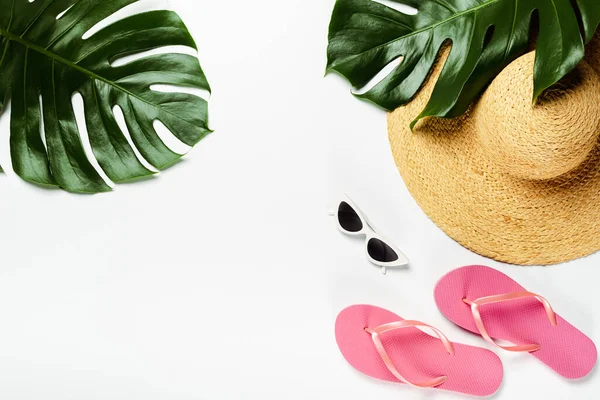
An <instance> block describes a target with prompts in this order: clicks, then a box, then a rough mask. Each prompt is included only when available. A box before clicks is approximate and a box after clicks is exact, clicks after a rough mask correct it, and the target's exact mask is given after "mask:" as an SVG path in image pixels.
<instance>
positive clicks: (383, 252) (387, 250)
mask: <svg viewBox="0 0 600 400" xmlns="http://www.w3.org/2000/svg"><path fill="white" fill-rule="evenodd" d="M367 251H368V252H369V256H371V258H372V259H373V260H375V261H379V262H382V263H391V262H394V261H397V260H398V254H396V252H395V251H394V250H392V248H391V247H390V246H388V245H387V244H385V243H384V242H382V241H381V240H379V239H371V240H369V243H368V244H367Z"/></svg>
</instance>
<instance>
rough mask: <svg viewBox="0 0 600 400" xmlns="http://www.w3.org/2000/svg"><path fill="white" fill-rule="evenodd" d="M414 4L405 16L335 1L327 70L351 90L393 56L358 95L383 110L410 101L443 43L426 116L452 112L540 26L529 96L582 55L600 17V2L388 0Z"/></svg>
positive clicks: (368, 1) (362, 2)
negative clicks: (444, 54) (447, 46)
mask: <svg viewBox="0 0 600 400" xmlns="http://www.w3.org/2000/svg"><path fill="white" fill-rule="evenodd" d="M390 1H391V2H394V3H399V4H400V3H402V4H406V5H408V6H411V7H413V8H415V9H416V10H417V13H416V14H415V15H408V14H404V13H401V12H399V11H397V10H396V9H394V8H392V7H388V6H386V5H384V4H381V3H378V2H376V1H373V0H338V1H337V3H336V6H335V9H334V12H333V17H332V19H331V25H330V33H329V48H328V71H335V72H337V73H339V74H341V75H343V76H344V77H345V78H346V79H348V81H350V83H351V84H352V85H353V86H354V87H355V88H361V87H364V86H365V85H367V84H368V83H369V82H370V81H371V80H372V79H373V78H374V77H375V76H376V75H378V74H379V73H380V72H381V71H382V70H384V69H385V67H386V66H387V65H388V64H390V63H392V62H396V60H398V59H399V60H401V61H400V63H399V65H398V66H397V67H395V68H394V69H393V70H392V72H391V73H390V74H389V75H388V76H387V77H385V78H384V79H383V80H382V81H381V82H379V83H378V84H377V85H375V86H374V87H373V88H372V89H370V90H368V91H367V92H366V93H364V94H360V95H357V96H358V97H360V98H363V99H366V100H369V101H371V102H373V103H375V104H377V105H379V106H381V107H383V108H385V109H387V110H393V109H395V108H397V107H398V106H401V105H404V104H406V103H408V102H409V101H410V100H411V99H412V98H413V97H414V95H415V94H416V93H417V92H418V91H419V89H420V88H421V87H422V85H423V83H424V81H425V80H426V79H427V76H428V74H429V71H430V70H431V68H432V66H433V64H434V62H435V60H436V57H437V55H438V53H439V51H440V48H441V47H442V46H443V45H444V43H446V42H450V43H451V45H452V50H451V52H450V55H449V57H448V59H447V61H446V63H445V66H444V69H443V72H442V73H441V75H440V77H439V79H438V81H437V84H436V86H435V89H434V92H433V94H432V97H431V100H430V101H429V103H428V104H427V106H426V108H425V110H423V112H422V113H421V115H420V116H419V117H417V119H416V120H415V121H414V122H413V126H414V124H415V123H416V122H417V121H418V120H419V119H421V118H423V117H426V116H437V117H454V116H457V115H460V114H462V113H464V112H465V111H466V110H467V108H468V107H469V105H470V104H471V102H472V101H473V100H474V99H475V97H477V95H479V94H480V93H481V92H482V90H484V89H485V87H486V86H487V85H488V84H489V83H490V81H491V80H492V79H493V78H494V77H495V76H496V75H497V74H498V73H499V72H500V71H501V70H502V69H503V68H504V67H506V66H507V65H508V64H509V63H510V62H511V61H513V60H514V59H516V58H517V57H519V56H520V55H522V54H523V53H524V52H525V51H526V50H527V48H528V44H529V40H530V33H531V26H532V21H533V20H534V19H535V20H536V21H535V22H539V24H533V26H536V25H539V36H538V38H537V44H536V49H537V55H536V64H535V71H534V78H535V82H534V99H535V98H537V96H538V95H539V94H540V93H541V92H542V91H543V90H545V89H546V88H548V87H550V86H552V85H553V84H555V83H556V82H557V81H558V80H560V79H561V78H562V77H564V76H565V75H566V74H567V73H568V72H569V71H571V70H572V69H573V68H574V67H575V66H576V65H577V64H578V63H579V61H581V59H582V58H583V55H584V42H587V41H589V40H591V38H592V37H593V35H594V32H595V31H596V28H597V27H598V24H599V23H600V7H599V6H598V0H388V2H390Z"/></svg>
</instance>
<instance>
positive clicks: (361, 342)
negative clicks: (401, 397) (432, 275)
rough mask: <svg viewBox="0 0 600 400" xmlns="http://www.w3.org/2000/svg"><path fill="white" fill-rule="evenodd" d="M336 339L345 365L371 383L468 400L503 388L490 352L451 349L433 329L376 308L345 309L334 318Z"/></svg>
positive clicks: (500, 372) (496, 360) (497, 364)
mask: <svg viewBox="0 0 600 400" xmlns="http://www.w3.org/2000/svg"><path fill="white" fill-rule="evenodd" d="M417 327H423V328H428V329H429V330H431V331H433V333H434V334H435V335H436V336H435V337H434V336H430V335H428V334H426V333H424V332H422V331H421V330H420V329H418V328H417ZM335 337H336V340H337V343H338V346H339V348H340V350H341V352H342V354H343V356H344V358H345V359H346V361H348V363H350V365H352V366H353V367H354V368H356V369H357V370H358V371H360V372H362V373H363V374H365V375H368V376H371V377H373V378H376V379H381V380H385V381H390V382H395V383H404V384H408V385H410V386H413V387H418V388H436V389H443V390H450V391H453V392H459V393H464V394H469V395H473V396H489V395H491V394H493V393H495V392H496V391H497V390H498V388H499V387H500V383H501V382H502V376H503V370H502V363H501V361H500V359H499V358H498V356H497V355H496V354H494V353H493V352H491V351H489V350H486V349H482V348H479V347H473V346H467V345H464V344H458V343H452V342H450V341H449V340H448V339H447V338H446V336H444V334H443V333H442V332H440V331H439V330H437V329H436V328H434V327H432V326H429V325H427V324H424V323H422V322H418V321H408V320H403V319H402V318H400V317H399V316H397V315H396V314H394V313H391V312H390V311H387V310H384V309H382V308H379V307H374V306H367V305H358V306H352V307H349V308H346V309H345V310H344V311H342V312H341V313H340V314H339V316H338V317H337V321H336V323H335Z"/></svg>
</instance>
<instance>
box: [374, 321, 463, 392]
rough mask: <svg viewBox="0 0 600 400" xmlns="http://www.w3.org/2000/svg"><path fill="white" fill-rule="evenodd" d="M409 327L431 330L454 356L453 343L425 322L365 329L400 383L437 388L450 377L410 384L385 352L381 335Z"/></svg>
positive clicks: (402, 322)
mask: <svg viewBox="0 0 600 400" xmlns="http://www.w3.org/2000/svg"><path fill="white" fill-rule="evenodd" d="M408 327H423V328H429V329H431V330H432V331H433V332H434V333H435V334H436V335H437V337H438V338H439V339H440V340H441V341H442V344H443V345H444V348H445V349H446V351H447V352H448V353H450V354H452V355H454V346H453V345H452V342H450V341H449V340H448V338H447V337H446V336H444V334H443V333H442V332H440V331H439V330H438V329H436V328H434V327H433V326H430V325H427V324H425V323H423V322H419V321H408V320H405V321H398V322H391V323H389V324H384V325H381V326H378V327H377V328H373V329H369V328H365V332H367V333H368V334H370V335H371V338H372V339H373V343H374V344H375V348H376V349H377V352H378V353H379V355H380V356H381V359H382V360H383V363H384V364H385V366H386V367H387V368H388V369H389V370H390V372H391V373H392V375H394V376H395V377H396V378H397V379H398V380H399V381H400V382H404V383H406V384H408V385H410V386H414V387H418V388H430V387H436V386H439V385H441V384H442V383H444V382H446V380H447V379H448V377H447V376H440V377H437V378H433V379H430V380H427V381H424V382H417V383H414V382H410V381H409V380H408V379H406V378H404V377H403V376H402V374H400V372H398V369H397V368H396V366H395V365H394V362H393V361H392V358H391V357H390V356H389V354H388V353H387V352H386V351H385V348H384V347H383V344H382V343H381V335H382V334H384V333H386V332H389V331H393V330H396V329H402V328H408Z"/></svg>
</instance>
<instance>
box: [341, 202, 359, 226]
mask: <svg viewBox="0 0 600 400" xmlns="http://www.w3.org/2000/svg"><path fill="white" fill-rule="evenodd" d="M338 219H339V221H340V225H341V226H342V228H344V229H345V230H347V231H348V232H360V231H361V230H362V228H363V224H362V221H361V220H360V217H359V216H358V214H357V213H356V211H354V209H353V208H352V207H351V206H350V204H348V203H346V202H344V201H342V203H341V204H340V208H338Z"/></svg>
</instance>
